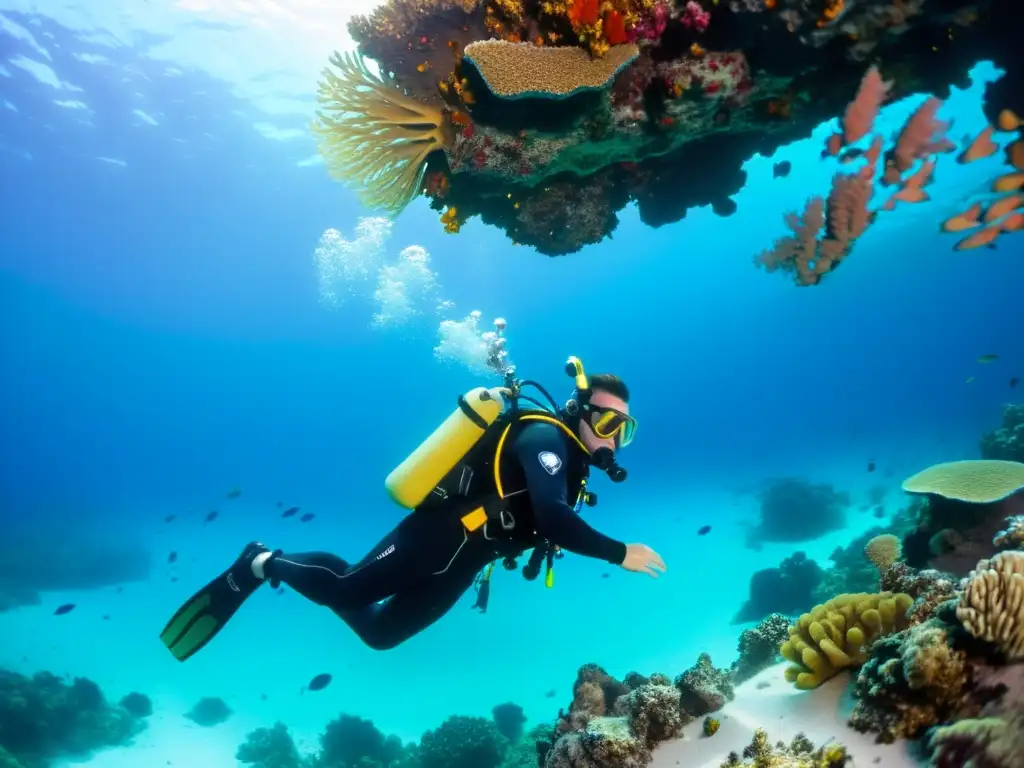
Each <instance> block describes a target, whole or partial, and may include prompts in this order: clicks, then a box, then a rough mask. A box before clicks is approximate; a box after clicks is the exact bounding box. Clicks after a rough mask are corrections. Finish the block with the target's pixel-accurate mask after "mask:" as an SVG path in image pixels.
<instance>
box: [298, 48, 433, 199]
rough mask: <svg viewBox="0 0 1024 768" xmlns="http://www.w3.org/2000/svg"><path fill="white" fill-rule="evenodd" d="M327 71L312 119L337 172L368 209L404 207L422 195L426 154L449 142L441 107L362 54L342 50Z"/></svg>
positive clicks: (321, 148)
mask: <svg viewBox="0 0 1024 768" xmlns="http://www.w3.org/2000/svg"><path fill="white" fill-rule="evenodd" d="M330 61H331V64H333V65H334V66H335V67H337V69H338V71H337V72H334V71H332V70H331V69H330V68H327V69H325V70H324V72H323V76H324V79H323V80H322V81H321V82H320V84H319V85H320V87H319V90H318V92H317V100H318V101H319V102H320V105H321V109H320V110H318V111H317V120H316V121H314V123H313V132H314V133H315V134H316V136H317V145H318V149H319V151H320V154H321V155H322V156H323V158H324V162H325V164H326V166H327V170H328V172H329V173H330V174H331V176H332V177H334V178H335V179H338V180H339V181H342V182H344V183H345V184H347V185H348V186H349V187H351V188H352V189H353V190H354V191H355V192H356V194H357V195H358V196H359V199H360V201H361V202H362V203H363V204H364V205H365V206H366V207H368V208H378V209H385V210H388V211H391V212H393V213H397V212H399V211H401V210H402V209H403V208H404V207H405V206H406V205H407V204H408V203H409V201H410V200H412V199H413V198H414V197H416V195H417V194H419V192H420V189H421V182H422V179H423V172H424V169H425V167H426V160H427V156H428V155H429V154H430V153H431V152H434V151H436V150H439V149H444V148H446V147H448V146H450V144H451V142H452V139H453V133H452V131H451V128H450V126H449V125H448V121H447V120H446V119H445V118H444V115H443V113H442V112H441V110H439V109H436V108H434V107H431V106H428V105H426V104H422V103H421V102H419V101H417V100H416V99H414V98H412V97H410V96H407V95H406V94H405V93H404V92H403V91H402V89H401V88H399V87H398V86H397V85H396V84H395V82H394V80H393V78H392V77H391V76H390V75H389V74H387V73H381V74H379V75H376V74H373V73H372V72H370V70H369V69H368V68H367V66H366V62H365V61H364V60H363V58H362V56H360V55H358V54H353V53H337V52H336V53H335V54H334V55H333V56H332V57H331V60H330Z"/></svg>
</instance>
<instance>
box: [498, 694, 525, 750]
mask: <svg viewBox="0 0 1024 768" xmlns="http://www.w3.org/2000/svg"><path fill="white" fill-rule="evenodd" d="M491 717H492V718H493V719H494V725H495V726H496V727H497V729H498V733H500V734H501V735H502V736H504V737H505V738H506V739H508V740H509V741H519V739H520V738H522V735H523V725H524V724H525V723H526V715H524V714H523V708H522V707H520V706H519V705H518V704H513V703H512V702H506V703H505V704H499V705H498V706H496V707H494V708H493V709H492V710H491Z"/></svg>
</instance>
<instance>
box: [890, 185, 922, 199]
mask: <svg viewBox="0 0 1024 768" xmlns="http://www.w3.org/2000/svg"><path fill="white" fill-rule="evenodd" d="M889 199H890V200H899V201H900V202H901V203H927V202H928V201H929V200H931V198H930V197H929V196H928V193H927V192H925V191H924V190H923V189H921V188H920V187H915V186H911V185H910V183H909V182H908V183H907V186H905V187H904V188H903V189H901V190H900V191H899V192H897V193H896V194H895V195H893V196H892V197H891V198H889Z"/></svg>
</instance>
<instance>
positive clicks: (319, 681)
mask: <svg viewBox="0 0 1024 768" xmlns="http://www.w3.org/2000/svg"><path fill="white" fill-rule="evenodd" d="M333 679H334V678H333V677H331V675H329V674H328V673H327V672H321V673H320V674H319V675H317V676H316V677H314V678H313V679H312V680H310V681H309V685H307V686H306V688H307V689H309V690H311V691H322V690H323V689H324V688H326V687H327V686H328V685H330V684H331V680H333Z"/></svg>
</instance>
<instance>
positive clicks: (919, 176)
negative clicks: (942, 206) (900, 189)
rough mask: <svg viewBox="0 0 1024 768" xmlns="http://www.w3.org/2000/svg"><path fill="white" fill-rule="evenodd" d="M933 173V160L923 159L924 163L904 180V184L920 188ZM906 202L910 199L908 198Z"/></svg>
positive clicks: (926, 197) (929, 179) (930, 178)
mask: <svg viewBox="0 0 1024 768" xmlns="http://www.w3.org/2000/svg"><path fill="white" fill-rule="evenodd" d="M933 173H935V161H934V160H925V161H924V163H922V164H921V167H920V168H918V169H917V170H916V171H915V172H914V175H913V176H910V177H909V178H908V179H907V180H906V181H905V182H904V186H906V187H912V188H915V189H921V187H923V186H924V185H925V184H927V183H928V182H929V181H931V180H932V174H933ZM927 199H928V196H927V195H925V200H927ZM907 202H911V201H910V200H908V201H907Z"/></svg>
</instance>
